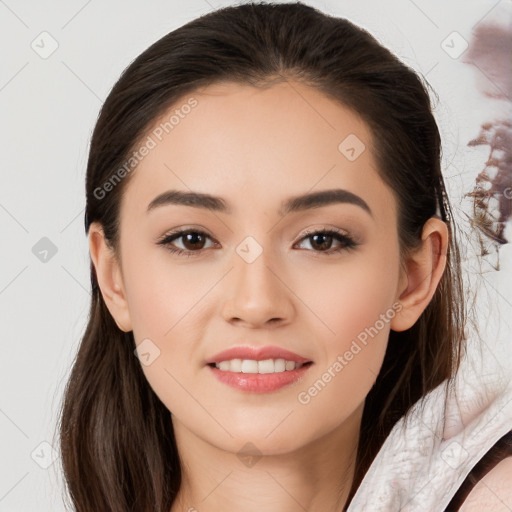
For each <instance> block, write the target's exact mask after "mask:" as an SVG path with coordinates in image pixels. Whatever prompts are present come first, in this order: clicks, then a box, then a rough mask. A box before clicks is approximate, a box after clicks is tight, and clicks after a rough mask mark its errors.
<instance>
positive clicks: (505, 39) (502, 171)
mask: <svg viewBox="0 0 512 512" xmlns="http://www.w3.org/2000/svg"><path fill="white" fill-rule="evenodd" d="M463 62H465V63H466V64H470V65H472V66H474V67H475V68H476V69H475V72H476V84H477V87H478V89H479V91H480V92H481V93H482V94H483V95H484V96H486V97H488V98H490V99H492V100H493V101H495V102H499V103H500V109H499V111H500V113H501V114H500V115H499V116H498V117H496V118H495V119H493V120H487V121H486V122H484V123H482V129H481V131H480V133H479V135H478V136H477V137H476V138H475V139H473V140H471V141H470V142H469V143H468V146H480V145H487V146H489V158H488V160H487V162H486V163H485V167H484V169H483V170H482V171H481V172H480V174H479V175H478V176H477V178H476V179H475V186H474V188H473V190H472V191H471V192H469V193H467V194H466V196H468V197H472V198H473V218H472V219H471V223H472V224H473V225H474V227H475V228H477V233H478V239H479V244H480V251H481V254H482V256H483V257H484V258H492V259H493V260H494V263H491V265H492V266H493V267H494V268H495V269H496V270H499V249H500V246H501V245H503V244H506V243H509V242H510V235H511V234H510V232H508V233H507V231H508V230H510V224H511V214H512V211H511V210H512V209H511V205H512V122H511V120H512V2H501V3H499V4H498V5H496V7H495V8H494V9H492V10H491V11H490V13H489V14H488V15H487V16H486V17H485V18H484V19H483V20H482V21H481V22H480V23H479V24H478V25H476V27H475V29H474V30H473V36H472V39H471V42H470V45H469V49H468V51H467V52H466V55H465V56H464V58H463ZM469 107H471V106H470V105H469Z"/></svg>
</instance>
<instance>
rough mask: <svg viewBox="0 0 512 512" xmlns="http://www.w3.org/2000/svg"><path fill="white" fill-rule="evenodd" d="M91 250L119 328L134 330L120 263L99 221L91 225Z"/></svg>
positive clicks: (99, 278)
mask: <svg viewBox="0 0 512 512" xmlns="http://www.w3.org/2000/svg"><path fill="white" fill-rule="evenodd" d="M89 252H90V255H91V260H92V262H93V265H94V269H95V271H96V279H97V281H98V286H99V288H100V290H101V294H102V296H103V300H104V301H105V304H106V306H107V308H108V310H109V311H110V314H111V315H112V317H113V318H114V321H115V322H116V324H117V326H118V327H119V329H121V330H122V331H124V332H129V331H131V330H132V324H131V319H130V314H129V310H128V302H127V300H126V296H125V292H124V282H123V276H122V273H121V267H120V264H119V262H118V260H117V258H116V257H115V253H114V251H113V250H112V248H111V247H110V246H109V245H108V244H107V241H106V239H105V235H104V233H103V228H102V226H101V224H99V223H98V222H93V223H91V225H90V227H89Z"/></svg>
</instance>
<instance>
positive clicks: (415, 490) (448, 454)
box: [347, 356, 512, 512]
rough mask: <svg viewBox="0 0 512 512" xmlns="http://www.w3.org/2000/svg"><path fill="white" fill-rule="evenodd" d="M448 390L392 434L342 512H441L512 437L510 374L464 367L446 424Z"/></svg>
mask: <svg viewBox="0 0 512 512" xmlns="http://www.w3.org/2000/svg"><path fill="white" fill-rule="evenodd" d="M485 359H487V363H484V360H485ZM475 361H476V363H475ZM447 385H448V382H447V381H445V383H443V384H441V385H440V386H438V387H437V388H435V389H434V390H432V391H431V392H430V393H429V394H428V395H426V396H425V397H423V398H422V399H421V400H420V401H419V402H418V403H416V404H415V405H414V406H413V410H412V411H411V416H410V418H408V420H407V421H404V417H402V418H401V419H400V420H399V421H398V423H397V424H396V425H395V426H394V427H393V429H392V431H391V432H390V434H389V436H388V437H387V439H386V441H385V442H384V444H383V445H382V447H381V449H380V451H379V453H378V454H377V456H376V458H375V459H374V461H373V463H372V464H371V466H370V468H369V469H368V471H367V473H366V475H365V477H364V479H363V481H362V482H361V485H360V486H359V489H358V490H357V492H356V494H355V495H354V497H353V499H352V501H351V503H350V506H349V507H348V509H347V510H348V512H359V511H368V512H391V511H400V512H413V511H414V512H422V511H425V512H444V510H445V508H446V506H447V505H448V503H449V502H450V500H451V499H452V497H453V495H454V494H455V493H456V492H457V490H458V488H459V487H460V485H461V484H462V482H463V481H464V479H465V477H466V476H467V474H468V473H469V472H470V471H471V469H472V468H473V467H474V466H475V465H476V464H477V462H478V461H479V460H480V459H481V458H482V457H483V455H484V454H485V453H486V452H487V451H488V450H489V449H490V448H491V447H492V446H493V445H494V443H496V441H498V439H500V437H502V436H503V435H504V434H506V433H507V432H508V431H509V430H511V429H512V380H511V377H510V368H508V369H507V368H503V367H501V366H500V363H499V362H498V360H497V358H495V357H494V358H493V357H487V358H485V357H483V358H482V359H480V360H479V359H478V357H475V356H473V362H471V361H470V360H469V359H465V360H464V361H463V363H462V364H461V367H460V369H459V372H458V373H457V376H456V378H455V380H454V381H453V382H452V383H451V391H450V392H449V398H448V401H447V411H446V423H445V422H444V415H445V412H444V404H445V398H444V394H445V391H446V388H447ZM454 389H456V396H455V394H454V392H453V390H454Z"/></svg>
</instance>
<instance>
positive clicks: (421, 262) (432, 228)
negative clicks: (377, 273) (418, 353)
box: [390, 217, 448, 331]
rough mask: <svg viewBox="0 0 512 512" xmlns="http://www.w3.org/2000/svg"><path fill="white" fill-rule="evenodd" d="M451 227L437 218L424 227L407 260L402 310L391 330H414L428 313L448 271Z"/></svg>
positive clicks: (401, 288) (402, 281)
mask: <svg viewBox="0 0 512 512" xmlns="http://www.w3.org/2000/svg"><path fill="white" fill-rule="evenodd" d="M447 251H448V227H447V225H446V223H445V222H443V221H442V220H441V219H439V218H437V217H431V218H430V219H429V220H428V221H427V222H426V223H425V225H424V227H423V232H422V236H421V245H420V247H418V248H417V249H415V250H414V251H413V252H412V253H411V254H409V255H408V256H407V259H406V261H405V262H404V268H403V269H402V274H401V278H400V283H399V289H398V291H397V300H398V301H399V302H400V304H401V306H402V308H401V309H400V310H399V311H398V313H397V314H396V315H395V317H394V318H393V320H392V321H391V324H390V325H391V329H393V330H394V331H405V330H406V329H409V328H410V327H412V326H413V325H414V324H415V323H416V321H417V320H418V318H419V317H420V316H421V314H422V313H423V311H424V310H425V309H426V307H427V306H428V304H429V303H430V301H431V300H432V297H433V296H434V293H435V291H436V288H437V285H438V284H439V281H440V280H441V277H442V275H443V272H444V269H445V267H446V254H447Z"/></svg>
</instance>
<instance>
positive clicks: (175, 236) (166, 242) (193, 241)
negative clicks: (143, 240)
mask: <svg viewBox="0 0 512 512" xmlns="http://www.w3.org/2000/svg"><path fill="white" fill-rule="evenodd" d="M180 238H181V239H182V240H183V241H184V245H187V244H188V245H189V246H191V247H192V248H191V249H190V248H187V247H185V248H184V249H180V248H179V247H175V246H174V245H173V244H172V243H173V242H174V241H175V240H179V239H180ZM206 238H210V236H209V235H208V234H207V233H205V232H204V231H197V230H194V231H192V230H186V231H177V232H175V233H171V234H168V235H166V236H165V237H164V238H163V239H162V240H160V241H159V242H157V244H158V245H163V246H164V247H165V248H166V249H167V250H169V251H171V252H172V253H174V254H180V255H182V254H184V255H186V256H192V255H194V254H193V253H199V252H200V251H201V249H204V240H205V239H206ZM198 245H199V246H200V247H197V246H198ZM194 246H196V247H194Z"/></svg>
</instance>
